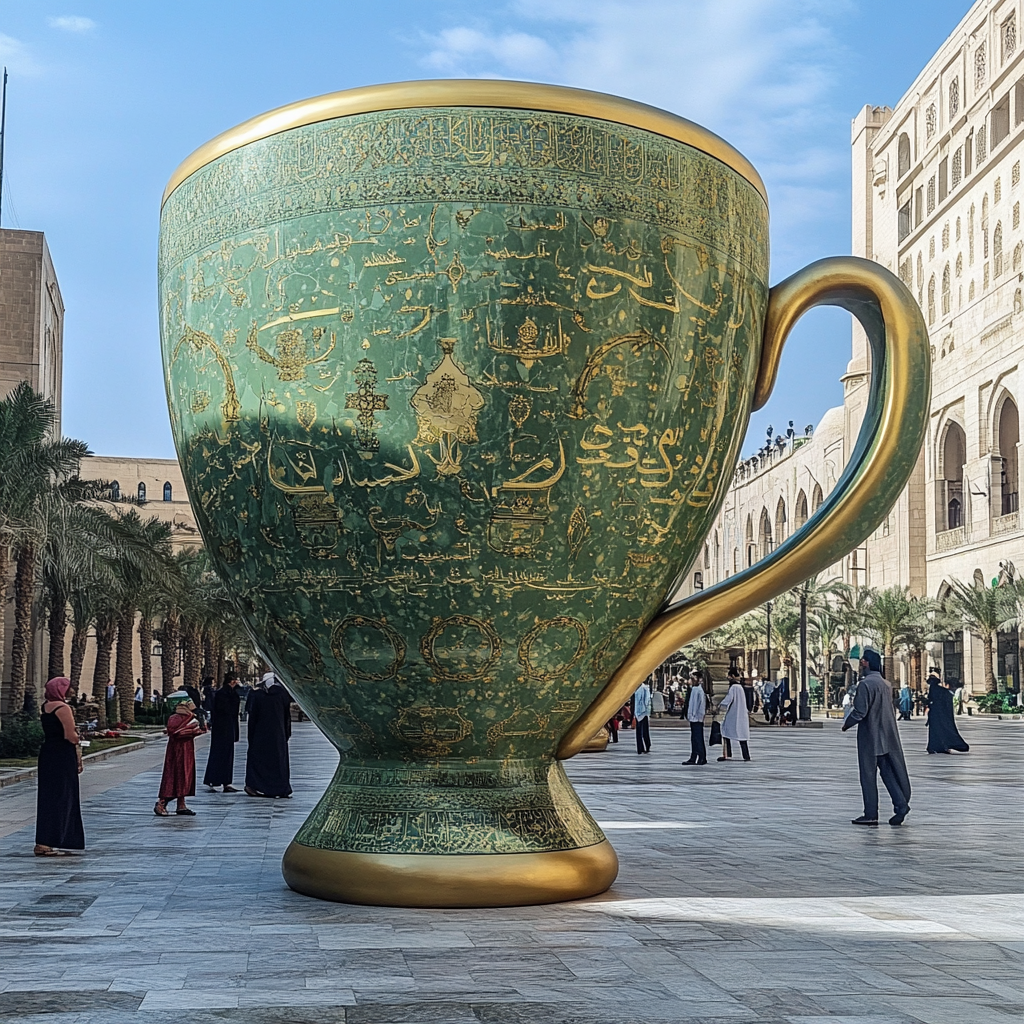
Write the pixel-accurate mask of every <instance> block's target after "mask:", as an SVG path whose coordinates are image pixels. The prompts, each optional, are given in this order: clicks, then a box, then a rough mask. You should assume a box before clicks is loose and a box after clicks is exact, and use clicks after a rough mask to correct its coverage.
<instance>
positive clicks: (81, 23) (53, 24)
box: [47, 14, 96, 32]
mask: <svg viewBox="0 0 1024 1024" xmlns="http://www.w3.org/2000/svg"><path fill="white" fill-rule="evenodd" d="M47 20H48V21H49V23H50V28H59V29H61V31H63V32H90V31H92V29H94V28H95V27H96V22H95V21H93V20H92V18H83V17H81V16H79V15H77V14H63V15H61V16H60V17H59V18H48V19H47Z"/></svg>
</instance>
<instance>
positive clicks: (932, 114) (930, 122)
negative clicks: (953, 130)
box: [924, 103, 939, 142]
mask: <svg viewBox="0 0 1024 1024" xmlns="http://www.w3.org/2000/svg"><path fill="white" fill-rule="evenodd" d="M938 127H939V115H938V113H937V112H936V110H935V104H934V103H929V104H928V109H927V110H925V112H924V134H925V136H926V137H927V139H928V141H929V142H930V141H931V138H932V136H933V135H934V134H935V130H936V129H937V128H938Z"/></svg>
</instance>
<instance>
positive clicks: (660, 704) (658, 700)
mask: <svg viewBox="0 0 1024 1024" xmlns="http://www.w3.org/2000/svg"><path fill="white" fill-rule="evenodd" d="M651 714H652V715H653V716H654V717H655V718H661V716H662V715H663V714H665V694H664V693H662V692H661V690H655V691H654V692H653V693H652V694H651Z"/></svg>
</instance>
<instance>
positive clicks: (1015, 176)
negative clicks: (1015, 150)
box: [1010, 160, 1020, 188]
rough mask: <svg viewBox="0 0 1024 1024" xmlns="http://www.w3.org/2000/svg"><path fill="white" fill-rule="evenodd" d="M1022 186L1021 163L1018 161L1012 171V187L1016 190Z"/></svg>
mask: <svg viewBox="0 0 1024 1024" xmlns="http://www.w3.org/2000/svg"><path fill="white" fill-rule="evenodd" d="M1019 184H1020V161H1019V160H1018V161H1017V162H1016V163H1015V164H1014V165H1013V169H1012V170H1011V171H1010V185H1011V186H1012V187H1013V188H1016V187H1017V186H1018V185H1019Z"/></svg>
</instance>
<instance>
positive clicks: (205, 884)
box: [0, 719, 1024, 1024]
mask: <svg viewBox="0 0 1024 1024" xmlns="http://www.w3.org/2000/svg"><path fill="white" fill-rule="evenodd" d="M963 730H964V733H965V735H966V737H967V739H968V741H969V742H970V743H971V744H972V747H973V749H972V752H971V754H970V755H969V756H967V757H961V758H951V757H928V756H926V755H925V754H924V750H923V748H924V729H923V726H922V725H921V724H920V723H919V722H913V723H911V724H910V725H909V726H904V732H903V735H904V741H905V744H906V747H907V751H908V762H909V766H910V772H911V776H912V781H913V784H914V798H913V811H912V813H911V815H910V818H909V819H908V823H907V825H906V826H905V827H904V828H902V829H893V828H890V827H888V826H887V825H885V824H883V825H882V826H881V827H880V828H879V829H877V830H874V829H872V830H859V829H855V828H853V827H852V826H851V825H850V824H849V820H850V818H851V817H854V816H856V815H857V814H858V813H859V812H860V807H859V803H858V799H859V797H858V789H857V780H856V757H855V753H854V745H853V741H852V738H851V737H850V736H849V735H846V736H844V735H842V734H840V733H839V731H838V726H837V725H836V724H835V723H828V724H826V727H825V729H824V730H821V731H818V730H813V731H812V730H806V731H798V732H789V731H786V730H767V729H762V730H758V731H757V733H756V734H755V735H754V740H753V744H752V754H753V757H754V760H753V761H752V762H751V763H749V764H743V763H742V762H738V763H737V762H731V763H724V764H718V763H715V762H712V763H711V764H709V765H707V766H704V767H699V766H693V767H682V766H680V764H679V762H680V761H682V760H683V759H685V758H686V756H687V755H688V753H689V742H688V736H687V735H685V734H683V733H682V732H680V733H678V734H676V733H675V732H674V731H673V730H663V731H662V730H656V731H655V733H654V736H653V739H654V743H655V747H654V750H653V752H652V753H651V754H650V755H649V756H644V757H638V756H637V755H636V754H635V752H634V750H633V749H632V747H633V745H632V743H631V742H630V741H631V739H632V737H631V736H630V735H629V734H628V733H626V734H625V736H624V739H625V740H626V742H623V743H620V744H619V745H618V746H612V747H610V748H609V749H608V751H607V752H605V753H603V754H595V755H589V756H583V757H579V758H576V759H575V760H573V761H572V762H570V763H569V764H568V766H567V769H568V772H569V774H570V776H571V777H572V779H573V781H574V784H575V785H576V786H577V787H578V788H579V790H580V792H581V793H582V795H583V796H584V799H585V800H586V801H587V803H588V806H589V807H590V808H591V809H592V811H593V812H594V814H595V817H596V818H597V819H598V821H600V822H601V823H602V825H603V827H604V828H605V829H606V830H607V831H608V834H609V837H610V839H611V841H612V842H613V844H614V845H615V847H616V849H617V850H618V853H619V857H620V861H621V871H620V875H619V880H618V881H617V882H616V885H615V887H614V888H613V889H612V891H611V892H609V893H607V894H605V895H604V896H601V897H598V898H596V899H593V900H587V901H582V902H580V903H575V904H568V905H561V906H552V907H524V908H517V909H507V910H493V911H486V910H475V911H469V910H455V911H425V910H421V911H406V910H400V909H393V908H390V909H389V908H375V907H354V906H345V905H341V904H325V903H319V902H317V901H314V900H309V899H305V898H303V897H301V896H297V895H296V894H294V893H292V892H290V891H289V890H288V889H287V888H286V887H285V886H284V884H283V882H282V880H281V874H280V858H281V854H282V853H283V851H284V848H285V846H286V845H287V843H288V841H289V839H290V838H291V836H292V835H293V834H294V832H295V830H296V828H297V827H298V826H299V824H300V823H301V822H302V820H303V819H304V817H305V816H306V814H307V813H308V812H309V810H310V809H311V807H312V806H313V804H314V803H315V802H316V799H317V798H318V796H319V794H320V792H321V791H322V788H323V786H324V785H325V783H326V780H327V778H328V777H329V776H330V774H331V772H332V770H333V767H334V756H333V753H332V751H331V750H330V748H329V746H328V745H327V744H326V742H325V741H324V740H323V739H322V738H321V737H320V736H319V734H318V733H316V731H315V730H314V729H313V728H312V727H311V726H308V725H302V726H298V727H297V728H296V731H295V736H294V738H293V741H292V757H293V782H294V783H295V786H296V796H295V798H294V799H293V800H277V801H265V800H252V799H248V798H246V797H244V796H242V795H231V794H227V795H226V794H220V793H217V794H211V793H208V792H205V791H204V792H201V793H199V794H198V795H197V796H196V798H195V800H194V801H193V805H194V806H195V808H196V810H197V811H198V812H199V815H198V817H196V818H193V819H180V818H171V819H157V818H155V817H154V816H153V813H152V805H153V800H154V799H155V792H156V787H157V784H158V780H159V751H147V752H146V753H139V754H126V755H123V756H122V757H120V758H116V759H112V760H111V761H110V762H104V765H105V766H110V767H106V770H105V771H103V772H96V773H95V774H91V775H90V773H87V775H86V776H84V777H83V793H84V806H85V818H86V832H87V837H88V841H89V850H88V851H87V853H86V855H85V856H83V857H81V858H75V859H74V860H71V859H64V860H43V859H37V858H33V857H32V856H31V846H32V831H31V808H32V805H33V804H34V799H35V789H34V785H35V784H34V782H26V783H19V784H16V785H14V786H10V787H8V788H6V789H4V790H3V791H0V834H2V833H4V832H8V833H10V834H8V835H7V836H6V837H5V838H3V839H0V1020H2V1021H4V1022H5V1024H6V1022H7V1021H15V1022H19V1024H21V1022H25V1024H30V1022H37V1024H127V1022H129V1021H145V1022H153V1024H164V1022H167V1024H170V1022H172V1021H173V1022H175V1024H177V1022H179V1021H182V1020H187V1021H188V1022H190V1024H191V1022H198V1024H208V1022H209V1024H213V1022H214V1021H217V1022H225V1021H228V1022H231V1021H238V1022H243V1021H244V1022H246V1024H248V1022H252V1024H326V1022H331V1024H447V1022H452V1024H527V1022H529V1024H533V1022H537V1024H542V1022H543V1024H660V1022H666V1024H667V1022H682V1024H697V1022H707V1024H717V1022H721V1024H726V1022H758V1024H761V1022H767V1024H783V1022H785V1024H825V1022H839V1024H915V1022H923V1024H975V1022H978V1024H988V1022H992V1024H1007V1022H1010V1021H1014V1022H1015V1024H1019V1021H1020V1019H1021V1018H1022V1016H1024V970H1022V966H1024V964H1022V960H1024V955H1022V954H1024V897H1022V896H1021V895H1018V894H1019V893H1020V890H1021V888H1022V886H1021V884H1020V881H1019V874H1020V864H1021V863H1022V849H1021V838H1022V812H1021V811H1020V809H1019V808H1020V796H1019V780H1020V778H1021V774H1022V769H1024V745H1022V742H1021V741H1022V740H1024V728H1022V727H1021V725H1020V723H995V722H988V721H979V720H977V719H972V720H969V721H963ZM243 758H244V744H242V745H240V748H239V751H238V756H237V764H238V765H239V766H240V765H241V763H242V760H243ZM115 762H117V764H116V768H114V767H112V766H113V765H114V763H115ZM199 762H200V772H201V771H202V769H203V767H204V766H205V753H201V754H200V757H199Z"/></svg>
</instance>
